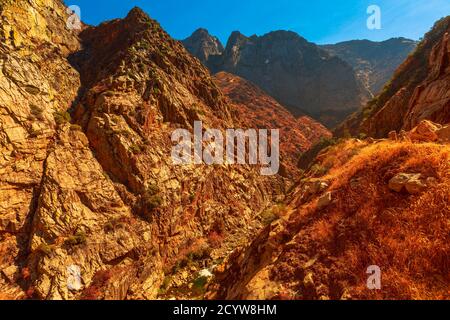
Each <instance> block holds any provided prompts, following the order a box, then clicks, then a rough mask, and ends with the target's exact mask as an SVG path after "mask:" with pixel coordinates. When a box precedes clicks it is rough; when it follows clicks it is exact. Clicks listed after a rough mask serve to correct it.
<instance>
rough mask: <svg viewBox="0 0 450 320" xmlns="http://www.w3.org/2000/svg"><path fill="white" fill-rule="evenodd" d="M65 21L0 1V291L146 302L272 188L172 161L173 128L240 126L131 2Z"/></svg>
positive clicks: (229, 240)
mask: <svg viewBox="0 0 450 320" xmlns="http://www.w3.org/2000/svg"><path fill="white" fill-rule="evenodd" d="M67 19H68V16H67V13H66V8H65V7H64V6H63V5H62V3H61V2H60V1H57V0H40V1H33V2H30V1H25V0H23V1H22V0H21V1H14V2H6V3H5V2H2V6H1V21H0V28H1V35H2V42H1V47H0V50H1V56H0V63H1V77H0V88H1V89H2V90H1V92H0V147H1V148H2V157H1V160H0V161H1V165H0V190H1V192H0V237H1V238H0V252H1V253H2V254H1V258H0V269H1V270H2V272H1V274H0V292H1V293H2V297H7V298H26V297H29V298H39V299H80V298H85V299H124V298H129V299H151V298H156V297H157V296H158V295H161V294H164V292H165V291H166V289H167V287H169V286H172V281H170V279H171V278H172V277H173V276H177V275H178V274H179V273H182V274H183V277H184V278H182V281H181V284H180V285H182V282H183V281H186V282H188V283H189V282H190V281H191V280H192V279H191V278H192V277H194V278H195V275H196V271H195V270H198V268H201V267H205V266H210V265H212V264H213V263H214V261H215V259H220V258H221V257H223V256H224V255H225V254H226V252H228V251H229V250H231V249H232V248H234V247H235V246H236V245H238V244H239V243H240V242H241V241H244V240H245V238H247V237H248V236H250V235H252V234H253V233H254V232H255V231H256V230H257V229H258V228H259V227H260V225H261V224H260V222H259V220H258V219H256V217H257V216H258V214H259V213H260V212H261V211H263V210H264V209H265V208H266V207H267V206H268V205H270V204H271V203H272V201H275V200H277V201H279V200H280V198H279V195H280V194H281V193H282V190H283V188H284V185H285V184H284V181H283V179H282V178H281V177H279V176H275V177H262V176H261V175H260V173H259V170H257V169H256V168H255V167H249V166H228V165H224V166H195V165H190V166H174V165H173V164H172V162H171V158H170V152H171V147H172V142H171V140H170V137H171V132H172V131H173V130H174V129H176V128H186V129H191V127H192V124H193V122H194V120H202V121H203V123H204V126H205V127H212V128H219V129H220V128H234V127H240V122H239V121H238V120H237V119H236V118H235V117H234V116H233V114H232V112H230V106H229V105H228V104H227V101H226V99H225V97H224V96H223V94H222V93H221V91H220V90H219V89H218V87H217V86H216V84H215V83H214V81H213V80H212V78H211V77H210V75H209V73H208V71H207V70H206V69H205V68H204V67H203V66H202V65H201V64H200V63H199V62H198V60H196V59H194V58H193V57H191V56H190V55H189V54H188V53H187V52H186V50H185V49H184V47H183V46H182V45H181V44H180V43H179V42H177V41H174V40H173V39H171V38H170V37H169V36H168V35H167V33H165V32H164V30H162V29H161V28H160V26H159V25H158V23H157V22H155V21H153V20H151V19H150V18H149V17H148V16H147V15H146V14H144V13H143V12H142V11H141V10H139V9H133V10H132V11H131V12H130V13H129V15H128V16H127V17H126V18H125V19H123V20H113V21H110V22H106V23H103V24H102V25H100V26H99V27H84V28H83V31H82V32H81V33H79V32H78V31H75V30H73V31H72V30H68V29H67V28H66V22H67ZM73 272H75V273H79V275H80V277H81V278H80V281H79V282H77V280H76V277H75V278H74V275H73Z"/></svg>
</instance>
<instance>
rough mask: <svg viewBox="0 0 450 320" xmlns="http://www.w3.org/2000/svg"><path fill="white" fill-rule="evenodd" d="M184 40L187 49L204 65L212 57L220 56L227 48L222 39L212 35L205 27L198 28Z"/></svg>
mask: <svg viewBox="0 0 450 320" xmlns="http://www.w3.org/2000/svg"><path fill="white" fill-rule="evenodd" d="M182 42H183V45H184V46H185V47H186V49H187V50H188V51H189V52H191V53H192V54H193V55H194V56H195V57H197V58H198V59H199V60H200V61H201V63H203V64H204V65H207V63H208V61H209V60H210V59H214V56H220V55H221V54H222V53H223V51H224V50H225V48H224V47H223V45H222V43H221V42H220V40H219V39H218V38H217V37H214V36H212V35H210V34H209V32H208V30H205V29H198V30H197V31H195V32H194V33H193V34H192V35H191V36H190V37H189V38H187V39H185V40H183V41H182Z"/></svg>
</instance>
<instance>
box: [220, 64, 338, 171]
mask: <svg viewBox="0 0 450 320" xmlns="http://www.w3.org/2000/svg"><path fill="white" fill-rule="evenodd" d="M214 78H215V80H216V82H217V84H218V85H219V87H220V88H221V90H222V92H223V93H224V94H225V95H226V96H227V97H228V98H229V99H230V100H231V102H232V104H233V109H232V110H233V111H234V112H235V113H236V117H237V118H238V119H242V122H243V125H244V127H245V128H268V129H280V139H281V140H280V152H281V162H282V169H283V171H284V172H283V173H284V174H287V175H289V176H291V177H295V176H296V175H297V174H298V168H297V161H298V158H299V157H300V155H301V154H302V153H303V152H304V151H306V150H308V149H309V148H311V146H312V145H313V144H315V143H316V142H318V141H319V140H320V139H321V138H329V137H331V133H330V132H329V131H328V130H327V129H326V128H325V127H324V126H323V125H321V124H320V123H318V122H317V121H315V120H313V119H311V118H310V117H307V116H301V117H299V118H295V117H294V116H293V115H292V114H291V113H290V112H289V111H288V110H287V109H286V108H285V107H283V106H281V105H280V104H279V103H278V102H277V101H276V100H274V99H273V98H272V97H270V96H269V95H267V93H265V92H264V91H263V90H261V89H260V88H258V87H257V86H255V85H254V84H252V83H250V82H248V81H246V80H244V79H242V78H240V77H238V76H235V75H232V74H230V73H226V72H219V73H217V74H216V75H215V76H214Z"/></svg>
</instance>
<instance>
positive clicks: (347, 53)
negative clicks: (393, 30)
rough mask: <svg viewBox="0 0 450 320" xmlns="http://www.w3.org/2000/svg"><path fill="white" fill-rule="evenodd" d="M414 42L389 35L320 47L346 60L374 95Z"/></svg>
mask: <svg viewBox="0 0 450 320" xmlns="http://www.w3.org/2000/svg"><path fill="white" fill-rule="evenodd" d="M416 45H417V42H416V41H413V40H409V39H405V38H392V39H389V40H386V41H381V42H375V41H369V40H353V41H346V42H340V43H336V44H331V45H324V46H320V47H321V48H323V49H325V50H326V51H328V52H329V53H330V54H331V55H335V56H338V57H339V58H341V59H342V60H344V61H346V62H348V63H349V64H350V65H351V66H352V67H353V68H354V69H355V71H356V74H357V76H358V78H359V79H360V81H361V82H362V83H363V84H364V86H365V87H366V88H367V90H368V91H369V92H370V93H371V94H372V95H373V96H375V95H377V94H378V93H380V91H381V90H382V89H383V87H384V86H385V85H386V83H388V82H389V80H390V79H391V77H392V76H393V74H394V72H395V70H396V69H397V68H398V66H400V65H401V64H402V63H403V62H404V61H405V59H406V58H407V57H408V55H409V54H410V53H411V52H412V51H413V50H414V49H415V47H416Z"/></svg>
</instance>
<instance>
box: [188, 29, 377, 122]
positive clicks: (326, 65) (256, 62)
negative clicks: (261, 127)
mask: <svg viewBox="0 0 450 320" xmlns="http://www.w3.org/2000/svg"><path fill="white" fill-rule="evenodd" d="M198 34H199V31H197V32H195V33H194V34H193V35H192V36H191V37H189V38H187V39H185V40H184V41H183V43H184V45H185V46H186V48H187V49H188V50H189V51H190V52H191V53H192V54H193V55H195V56H197V57H198V58H199V59H200V60H202V59H204V57H205V55H204V54H198V51H197V50H193V49H192V48H199V47H201V48H209V49H208V50H209V51H208V56H210V58H209V59H207V61H206V66H207V67H208V68H209V69H210V71H211V72H212V73H216V72H219V71H226V72H229V73H232V74H235V75H238V76H240V77H243V78H245V79H246V80H250V81H251V82H253V83H254V84H256V85H258V86H259V87H260V88H262V89H263V90H264V91H266V92H267V93H269V94H270V95H271V96H272V97H274V98H275V99H276V100H277V101H278V102H279V103H280V104H282V105H285V106H286V107H288V108H289V110H290V111H291V112H292V113H293V114H294V115H296V116H299V115H304V114H305V113H307V114H309V115H312V116H313V117H315V118H316V119H319V120H321V121H322V122H323V123H325V124H326V125H328V126H329V127H333V126H334V125H336V124H337V123H338V122H339V121H340V120H343V119H344V118H345V117H346V116H347V115H348V114H350V113H351V112H353V111H354V110H356V109H357V108H359V107H360V106H361V105H362V104H364V103H365V102H366V101H367V100H368V98H369V97H370V94H369V92H368V91H367V90H366V89H365V88H364V86H363V85H362V84H361V83H360V81H359V79H358V77H357V76H356V73H355V72H354V70H353V68H352V66H351V65H350V64H349V63H347V62H345V61H344V60H342V59H341V58H339V57H337V56H331V55H330V54H329V53H328V52H327V51H326V50H324V49H322V48H320V47H319V46H317V45H315V44H314V43H311V42H308V41H307V40H306V39H304V38H302V37H301V36H299V35H298V34H296V33H295V32H291V31H274V32H270V33H268V34H266V35H263V36H260V37H259V36H256V35H254V36H251V37H247V36H245V35H243V34H242V33H240V32H238V31H235V32H233V33H232V34H231V36H230V38H229V40H228V43H227V45H226V47H225V50H224V51H223V52H222V53H221V54H220V55H217V54H216V53H217V50H215V48H210V46H209V45H208V43H213V42H214V41H215V39H216V38H214V37H212V36H210V35H209V36H207V35H205V34H204V35H203V37H201V38H200V37H198ZM196 39H197V40H200V41H202V43H203V44H196V45H193V43H194V42H195V40H196ZM211 49H212V50H211ZM219 51H220V50H219ZM213 53H214V54H213Z"/></svg>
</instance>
